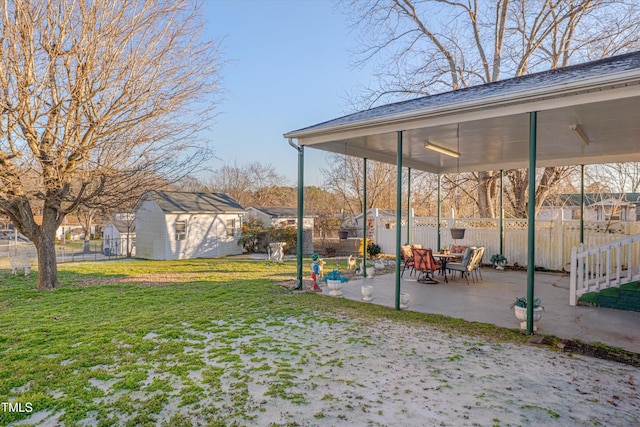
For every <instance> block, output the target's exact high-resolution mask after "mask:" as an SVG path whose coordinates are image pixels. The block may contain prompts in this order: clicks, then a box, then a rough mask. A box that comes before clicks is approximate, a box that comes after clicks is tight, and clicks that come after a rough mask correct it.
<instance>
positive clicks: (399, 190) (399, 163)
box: [395, 130, 402, 310]
mask: <svg viewBox="0 0 640 427" xmlns="http://www.w3.org/2000/svg"><path fill="white" fill-rule="evenodd" d="M397 135H398V142H397V151H398V158H397V166H398V170H397V172H396V179H397V181H398V182H397V184H398V185H397V187H396V301H395V302H396V304H395V306H396V310H400V265H401V264H402V257H401V254H400V246H401V244H402V243H401V241H402V227H401V224H402V131H401V130H400V131H398V134H397Z"/></svg>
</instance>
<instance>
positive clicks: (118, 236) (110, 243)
mask: <svg viewBox="0 0 640 427" xmlns="http://www.w3.org/2000/svg"><path fill="white" fill-rule="evenodd" d="M102 237H103V239H102V252H103V253H105V254H106V253H107V252H106V251H105V249H107V248H108V252H109V254H110V255H115V256H122V255H127V245H129V249H130V251H131V255H132V256H135V254H136V249H135V239H136V233H121V232H120V230H118V227H116V226H115V224H114V223H113V222H109V223H108V224H107V225H106V226H105V227H104V230H103V231H102Z"/></svg>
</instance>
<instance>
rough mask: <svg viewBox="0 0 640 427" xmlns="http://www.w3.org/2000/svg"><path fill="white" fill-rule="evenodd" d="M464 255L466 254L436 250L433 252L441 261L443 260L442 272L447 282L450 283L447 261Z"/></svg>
mask: <svg viewBox="0 0 640 427" xmlns="http://www.w3.org/2000/svg"><path fill="white" fill-rule="evenodd" d="M462 256H464V254H458V253H448V254H445V253H441V252H436V253H434V254H433V257H434V258H438V259H439V260H440V261H442V267H441V268H440V269H441V271H442V274H443V275H444V281H445V283H449V279H448V278H447V261H448V260H450V259H451V258H461V257H462Z"/></svg>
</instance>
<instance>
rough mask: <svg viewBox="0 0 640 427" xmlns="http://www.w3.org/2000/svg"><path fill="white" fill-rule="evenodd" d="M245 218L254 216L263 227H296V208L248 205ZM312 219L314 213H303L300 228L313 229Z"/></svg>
mask: <svg viewBox="0 0 640 427" xmlns="http://www.w3.org/2000/svg"><path fill="white" fill-rule="evenodd" d="M247 218H254V219H256V220H258V221H260V222H262V225H264V226H265V227H268V226H281V227H287V226H291V227H297V225H298V209H297V208H285V207H277V206H250V207H248V208H247ZM314 219H315V216H314V215H308V214H307V215H304V216H303V217H302V228H303V229H310V230H313V226H314Z"/></svg>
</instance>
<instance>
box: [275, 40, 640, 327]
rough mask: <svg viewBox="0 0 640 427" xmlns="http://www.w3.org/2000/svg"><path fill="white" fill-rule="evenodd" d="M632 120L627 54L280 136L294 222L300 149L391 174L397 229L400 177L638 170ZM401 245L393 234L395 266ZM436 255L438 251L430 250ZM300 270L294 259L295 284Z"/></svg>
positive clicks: (635, 111)
mask: <svg viewBox="0 0 640 427" xmlns="http://www.w3.org/2000/svg"><path fill="white" fill-rule="evenodd" d="M639 119H640V52H633V53H629V54H625V55H620V56H616V57H611V58H607V59H603V60H599V61H593V62H590V63H585V64H579V65H575V66H570V67H566V68H562V69H557V70H550V71H546V72H542V73H536V74H530V75H527V76H522V77H516V78H512V79H506V80H501V81H498V82H495V83H489V84H485V85H480V86H474V87H469V88H466V89H461V90H457V91H452V92H446V93H441V94H437V95H433V96H428V97H423V98H417V99H413V100H409V101H404V102H398V103H394V104H388V105H383V106H380V107H376V108H372V109H369V110H365V111H360V112H357V113H354V114H350V115H347V116H344V117H340V118H337V119H334V120H330V121H326V122H323V123H319V124H316V125H313V126H309V127H306V128H303V129H300V130H296V131H292V132H289V133H286V134H285V135H284V136H285V138H288V140H289V144H290V145H291V146H293V147H294V148H296V149H297V150H298V162H299V174H298V190H299V194H298V210H299V212H298V215H299V217H301V215H302V212H303V197H302V192H303V188H304V148H305V147H312V148H316V149H320V150H324V151H330V152H335V153H341V154H345V155H350V156H355V157H359V158H362V159H364V162H365V171H366V161H367V159H372V160H376V161H380V162H385V163H390V164H396V165H397V171H398V173H397V205H396V206H397V209H396V212H397V223H398V224H400V223H401V221H402V218H401V206H402V201H403V197H402V173H401V172H402V168H403V167H409V168H413V169H418V170H423V171H427V172H432V173H434V174H438V176H440V175H442V174H446V173H454V172H472V171H487V170H500V171H502V170H505V169H512V168H528V170H529V182H535V181H536V168H537V167H544V166H562V165H585V164H593V163H610V162H623V161H624V162H629V161H640V149H639V145H640V144H639V143H638V135H640V120H639ZM294 140H296V141H297V144H295V143H294V142H293V141H294ZM365 173H366V172H365ZM365 194H366V191H365ZM533 200H535V186H533V185H530V186H529V201H530V203H529V204H528V205H529V212H528V217H529V218H535V203H532V201H533ZM365 204H366V196H365ZM438 216H439V217H440V213H439V215H438ZM299 222H300V221H299ZM363 222H364V223H366V221H363ZM439 223H440V221H438V226H439ZM299 239H301V236H300V235H299ZM403 239H405V236H402V235H401V232H400V227H398V228H397V236H396V259H397V260H400V259H401V257H400V245H401V244H402V241H403ZM528 241H529V245H528V246H529V247H528V253H529V255H528V262H527V275H526V288H525V284H524V283H523V284H522V285H521V286H522V288H521V289H519V290H518V293H519V294H520V295H523V294H525V290H526V296H527V298H528V299H529V300H532V299H533V296H534V294H535V295H537V292H535V291H534V285H535V280H534V277H535V245H534V242H535V224H534V221H529V226H528ZM439 246H440V244H439V241H438V247H437V248H435V249H436V250H439V249H440V247H439ZM364 256H365V254H363V257H364ZM302 268H303V266H302V251H301V250H299V252H298V280H299V283H302ZM400 268H401V265H400V262H399V261H398V263H397V267H396V275H395V307H396V309H400V301H399V297H400V290H401V288H402V286H403V284H404V283H403V281H402V280H401V278H400ZM532 316H533V312H532V308H531V305H530V306H529V308H528V321H527V331H528V333H533V322H532Z"/></svg>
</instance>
